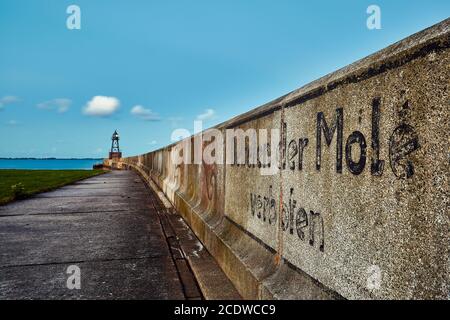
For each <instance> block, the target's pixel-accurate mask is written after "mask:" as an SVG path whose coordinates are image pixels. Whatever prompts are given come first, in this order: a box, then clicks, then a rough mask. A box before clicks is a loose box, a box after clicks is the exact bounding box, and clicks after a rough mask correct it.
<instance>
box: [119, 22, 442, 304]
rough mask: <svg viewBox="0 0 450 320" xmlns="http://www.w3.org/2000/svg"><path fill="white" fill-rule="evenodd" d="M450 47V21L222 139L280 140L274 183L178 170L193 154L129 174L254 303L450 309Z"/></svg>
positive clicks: (241, 122) (256, 115)
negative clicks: (448, 305)
mask: <svg viewBox="0 0 450 320" xmlns="http://www.w3.org/2000/svg"><path fill="white" fill-rule="evenodd" d="M449 44H450V20H449V19H447V20H445V21H443V22H441V23H440V24H438V25H435V26H433V27H431V28H429V29H426V30H424V31H422V32H420V33H418V34H415V35H412V36H411V37H408V38H406V39H405V40H403V41H400V42H398V43H396V44H394V45H392V46H390V47H388V48H386V49H384V50H382V51H380V52H377V53H375V54H373V55H371V56H369V57H367V58H365V59H362V60H360V61H358V62H355V63H354V64H352V65H349V66H348V67H345V68H343V69H341V70H338V71H336V72H334V73H332V74H329V75H327V76H325V77H323V78H321V79H318V80H317V81H314V82H312V83H310V84H308V85H306V86H304V87H302V88H300V89H298V90H295V91H293V92H291V93H289V94H287V95H285V96H283V97H281V98H279V99H277V100H275V101H272V102H270V103H268V104H266V105H263V106H261V107H259V108H256V109H254V110H252V111H250V112H248V113H246V114H243V115H241V116H238V117H236V118H233V119H231V120H229V121H227V122H225V123H222V124H220V125H218V126H216V127H215V129H217V130H219V131H220V132H222V133H223V135H224V136H226V134H225V132H226V130H227V129H243V130H246V129H249V128H253V129H268V130H270V129H278V130H279V132H280V139H279V140H280V143H279V145H278V153H279V155H278V159H279V170H276V173H275V174H271V175H263V174H261V168H262V167H264V166H266V165H265V164H262V163H261V161H259V160H260V159H258V161H257V162H256V163H250V161H249V158H250V156H249V153H248V152H247V157H246V158H245V159H244V160H245V161H244V163H242V164H220V163H213V164H209V163H207V162H205V161H202V162H200V163H194V164H174V162H173V161H172V155H173V153H174V152H179V148H178V147H179V146H180V145H181V144H182V143H185V142H186V141H184V142H179V143H176V144H172V145H169V146H167V147H165V148H162V149H160V150H157V151H153V152H150V153H147V154H144V155H140V156H135V157H129V158H124V159H122V160H121V163H120V164H119V166H122V165H123V166H124V167H127V168H131V169H134V170H137V171H138V172H140V173H141V175H142V176H143V177H144V178H145V179H148V180H150V179H151V180H153V181H154V182H155V183H156V184H157V185H158V186H159V187H160V188H161V189H162V191H163V192H164V193H165V194H166V196H167V197H168V199H169V200H170V201H171V202H172V203H173V205H174V207H175V208H176V209H177V210H178V211H179V212H180V213H181V215H182V216H183V217H184V218H185V219H186V221H187V222H188V224H189V225H190V226H191V228H192V229H193V231H194V232H195V233H196V235H197V236H198V237H199V239H200V240H201V241H202V242H203V244H204V245H205V246H206V248H207V249H208V250H209V252H211V254H212V255H213V256H214V257H215V259H216V260H217V262H218V263H219V265H220V266H221V268H222V269H223V270H224V272H225V273H226V274H227V276H228V277H229V278H230V279H231V281H232V282H233V283H234V285H235V286H236V288H237V289H238V291H239V292H240V293H241V295H242V296H243V297H244V298H249V299H266V298H268V299H272V298H273V299H340V298H346V299H448V298H449V274H450V272H449V270H450V269H449V226H450V224H449V210H448V208H449V161H450V158H449V152H450V151H449V150H450V148H449V147H450V145H449V141H450V139H449V131H450V120H449V107H450V99H449V84H450V52H449ZM188 139H190V140H191V149H190V152H191V153H192V155H193V153H194V147H195V146H196V145H195V141H194V140H195V136H193V137H190V138H188ZM258 143H260V141H258ZM269 144H270V142H269ZM197 147H198V146H197ZM207 147H208V143H207V142H204V143H202V144H201V145H200V148H202V150H205V149H206V148H207ZM227 151H228V150H226V148H225V146H224V147H223V150H220V152H222V153H223V154H224V155H225V156H226V153H227ZM215 152H216V153H217V152H218V150H216V151H215Z"/></svg>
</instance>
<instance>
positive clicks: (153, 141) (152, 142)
mask: <svg viewBox="0 0 450 320" xmlns="http://www.w3.org/2000/svg"><path fill="white" fill-rule="evenodd" d="M157 143H158V142H157V141H156V140H152V141H150V142H149V143H148V144H149V145H151V146H154V145H155V144H157Z"/></svg>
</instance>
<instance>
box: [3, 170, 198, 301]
mask: <svg viewBox="0 0 450 320" xmlns="http://www.w3.org/2000/svg"><path fill="white" fill-rule="evenodd" d="M157 201H158V199H156V196H155V194H154V192H152V191H150V190H149V189H148V188H147V187H146V186H145V185H144V183H143V182H142V180H141V179H140V178H139V176H137V175H136V174H135V173H133V172H131V171H113V172H109V173H106V174H104V175H101V176H98V177H94V178H90V179H87V180H84V181H80V182H77V183H75V184H73V185H70V186H66V187H63V188H61V189H58V190H55V191H52V192H47V193H43V194H40V195H37V196H35V197H33V198H31V199H27V200H23V201H17V202H14V203H11V204H9V205H6V206H3V207H0V299H186V298H188V299H200V298H201V293H200V290H199V289H198V287H197V284H196V282H195V279H194V277H193V275H192V273H191V271H190V269H189V268H187V267H184V268H180V267H179V266H186V264H185V263H184V264H183V263H180V261H177V260H176V258H175V257H174V256H173V252H171V249H170V241H169V240H170V239H169V238H168V237H167V235H166V233H165V231H164V226H163V225H162V224H161V219H160V214H159V213H158V203H157ZM71 265H75V266H77V267H79V269H80V273H81V274H80V276H81V277H80V280H81V289H79V290H78V289H72V290H71V289H68V287H67V280H68V278H69V277H70V276H71V274H72V273H71V274H68V273H67V269H68V267H69V266H71Z"/></svg>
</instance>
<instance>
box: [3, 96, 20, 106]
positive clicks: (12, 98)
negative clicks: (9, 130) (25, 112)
mask: <svg viewBox="0 0 450 320" xmlns="http://www.w3.org/2000/svg"><path fill="white" fill-rule="evenodd" d="M19 101H20V98H19V97H16V96H4V97H2V98H0V109H2V108H3V107H4V106H6V105H8V104H12V103H16V102H19Z"/></svg>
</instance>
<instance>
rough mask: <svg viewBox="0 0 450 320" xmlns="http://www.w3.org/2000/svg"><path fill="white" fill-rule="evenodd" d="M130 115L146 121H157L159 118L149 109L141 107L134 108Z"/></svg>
mask: <svg viewBox="0 0 450 320" xmlns="http://www.w3.org/2000/svg"><path fill="white" fill-rule="evenodd" d="M131 114H132V115H134V116H136V117H138V118H141V119H142V120H146V121H159V120H160V118H159V116H158V114H157V113H154V112H153V111H152V110H151V109H146V108H144V107H143V106H141V105H137V106H134V107H133V108H132V109H131Z"/></svg>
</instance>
